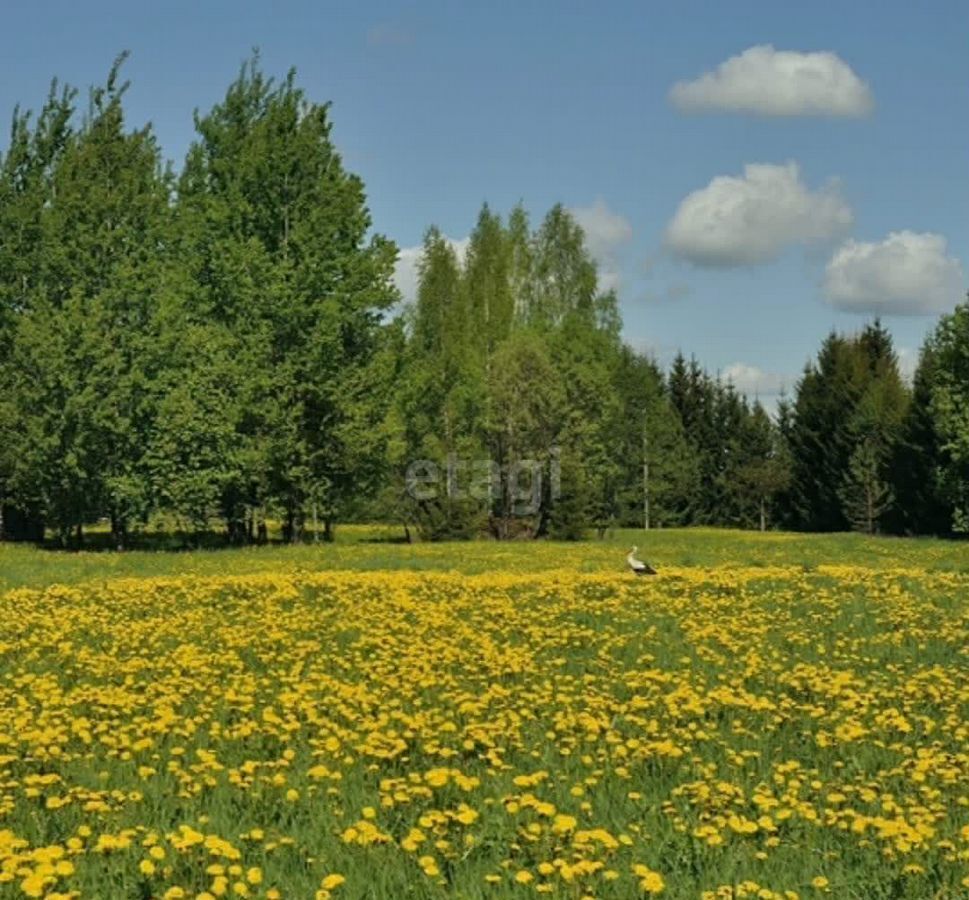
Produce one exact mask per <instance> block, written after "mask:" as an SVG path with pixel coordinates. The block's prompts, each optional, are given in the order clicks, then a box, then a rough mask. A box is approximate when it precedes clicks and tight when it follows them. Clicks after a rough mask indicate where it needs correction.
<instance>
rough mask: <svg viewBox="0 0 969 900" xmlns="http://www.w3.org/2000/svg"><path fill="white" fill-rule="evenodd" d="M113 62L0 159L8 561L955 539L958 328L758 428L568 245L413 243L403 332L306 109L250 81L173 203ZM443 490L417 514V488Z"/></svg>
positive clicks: (1, 414)
mask: <svg viewBox="0 0 969 900" xmlns="http://www.w3.org/2000/svg"><path fill="white" fill-rule="evenodd" d="M123 63H124V57H123V56H122V57H120V58H119V59H118V60H117V61H116V62H115V64H114V66H113V67H112V68H111V70H110V72H109V75H108V77H107V79H106V81H105V83H104V85H102V86H100V87H97V88H95V89H94V90H92V91H91V92H90V96H89V102H88V105H87V109H86V112H85V114H84V115H80V114H79V111H78V109H77V95H76V92H75V91H73V90H72V89H69V88H67V89H64V88H60V87H59V86H58V85H57V83H56V82H55V83H54V84H53V85H52V86H51V89H50V91H49V93H48V95H47V98H46V100H45V102H44V104H43V106H42V107H41V109H40V112H39V113H38V114H37V115H36V116H33V115H32V114H29V113H25V112H21V111H20V110H19V109H18V110H16V111H15V112H14V116H13V122H12V127H11V132H10V140H9V144H8V146H7V149H6V152H5V153H4V154H3V156H2V157H0V538H2V537H37V536H38V534H39V533H43V529H44V526H46V528H47V529H48V531H49V532H51V533H53V534H54V535H55V536H56V537H57V538H58V539H59V540H60V542H61V543H63V544H68V543H70V542H72V541H75V542H78V543H79V542H80V540H81V537H82V533H83V529H84V528H87V527H88V526H91V525H94V524H96V523H99V522H101V521H102V520H103V521H105V522H108V523H110V525H109V527H110V529H111V537H112V543H113V545H114V546H117V547H119V548H120V547H124V546H126V544H127V543H128V540H129V533H130V531H131V530H132V529H137V528H141V527H143V526H144V525H145V523H147V522H148V521H149V520H150V519H151V518H152V517H158V516H162V517H165V518H166V519H167V520H168V521H170V522H174V523H175V524H176V526H177V528H178V529H179V530H180V531H181V532H182V533H183V534H184V536H185V537H186V538H187V539H188V540H194V541H197V540H198V539H199V536H200V535H202V534H203V533H206V532H208V531H209V530H210V528H211V526H212V523H213V522H221V523H222V524H223V525H224V528H225V533H226V536H227V537H228V539H229V540H231V541H235V542H251V541H256V540H261V539H264V538H265V537H266V535H267V533H268V526H267V521H269V520H271V519H278V520H280V521H281V522H282V530H283V534H284V536H285V537H286V539H288V540H290V541H297V540H299V539H300V537H301V535H302V534H303V533H304V531H305V530H306V522H307V521H309V520H312V522H313V523H314V525H313V530H314V532H315V531H317V529H318V527H319V526H320V525H322V533H323V535H324V536H325V537H327V538H329V537H332V533H333V532H332V524H333V522H334V521H335V520H336V519H337V518H338V517H339V518H343V519H346V518H347V517H349V516H362V515H369V516H376V517H381V518H383V519H385V520H390V521H393V522H396V523H399V524H400V525H403V527H404V531H405V533H406V534H407V535H408V537H413V535H414V534H415V533H416V534H419V535H421V536H422V537H424V538H426V539H432V540H437V539H442V538H455V537H462V538H465V537H473V536H478V535H485V534H487V535H490V536H492V537H494V538H497V539H510V538H538V537H561V538H565V539H577V538H580V537H582V536H584V535H585V534H586V533H588V532H589V531H592V530H594V531H595V532H596V533H597V534H598V535H599V536H600V537H605V536H607V535H608V534H609V533H610V532H611V530H612V529H614V528H617V527H623V526H634V527H638V528H643V529H655V528H659V527H670V526H676V525H704V524H706V525H713V524H716V525H732V526H740V527H744V528H760V529H766V528H768V527H776V526H777V525H778V524H786V525H789V526H793V527H796V528H802V529H811V530H846V529H848V528H850V527H854V528H856V529H860V530H863V531H867V532H873V531H879V530H891V531H897V532H910V533H924V532H931V533H943V532H948V531H950V530H952V529H957V530H967V529H969V486H967V485H969V419H967V413H966V410H967V409H969V307H965V306H964V307H960V308H959V309H958V310H957V311H956V312H955V313H954V314H953V315H952V316H948V317H945V318H944V319H943V320H942V321H941V322H940V324H939V326H938V328H937V330H936V332H935V334H934V335H933V336H932V337H931V338H930V339H929V341H928V342H927V344H926V346H925V348H924V351H923V354H922V357H921V361H920V365H919V370H918V372H917V373H916V377H915V382H914V385H913V388H912V390H911V391H910V390H909V389H908V388H907V387H906V385H905V384H903V382H902V379H901V378H900V376H899V371H898V362H897V358H896V356H895V353H894V350H893V347H892V342H891V338H890V336H889V334H888V332H887V331H886V330H885V329H884V328H882V327H881V325H880V324H879V323H878V322H875V323H874V324H872V325H870V326H868V327H867V328H865V329H864V330H863V331H862V332H861V333H860V334H858V335H855V336H844V335H837V334H832V335H830V336H829V337H828V338H827V340H826V341H825V342H824V344H823V345H822V347H821V350H820V352H819V354H818V357H817V360H816V361H815V362H813V363H812V364H811V365H809V366H808V367H807V368H806V370H805V372H804V376H803V378H802V379H801V381H800V383H799V384H798V388H797V392H796V395H795V397H794V398H793V400H792V401H791V402H787V401H786V400H785V401H784V402H782V404H781V405H780V407H779V410H778V415H777V416H776V418H775V419H772V418H771V417H770V416H769V415H768V414H767V412H766V411H765V410H764V409H763V407H762V406H760V404H759V403H757V402H753V403H751V402H750V401H749V400H748V399H747V398H746V397H744V396H742V395H741V394H739V393H738V392H737V391H736V390H735V389H734V388H733V387H732V386H731V385H730V384H729V383H725V382H723V381H721V380H720V379H719V378H717V377H714V376H712V375H711V374H709V373H708V372H706V371H704V370H703V368H702V367H701V366H700V365H699V363H697V362H696V360H690V361H687V359H686V358H685V357H684V356H683V355H679V356H678V357H677V358H676V360H675V361H674V362H673V365H672V367H671V369H670V371H669V372H668V373H664V372H662V371H661V370H660V369H659V367H658V366H657V364H656V363H655V361H653V360H651V359H650V358H648V357H647V356H645V355H643V354H641V353H637V352H635V351H634V350H632V349H631V348H629V347H628V346H626V345H624V344H623V342H622V339H621V336H620V335H621V325H622V322H621V317H620V313H619V303H618V298H617V296H616V294H615V293H614V292H612V291H606V290H603V289H602V285H601V284H600V280H599V273H598V271H597V267H596V263H595V261H594V260H593V258H592V256H591V255H590V253H589V250H588V247H587V245H586V240H585V235H584V234H583V232H582V229H581V227H580V226H579V225H578V223H577V222H576V221H575V219H574V218H573V217H572V215H570V213H569V212H568V210H567V209H566V208H565V207H563V206H562V205H561V204H558V205H556V206H554V207H552V209H551V210H549V212H548V213H547V214H546V215H545V217H544V219H543V220H542V221H541V223H539V224H538V226H537V227H533V226H532V225H531V223H530V221H529V217H528V214H527V213H526V211H525V209H524V208H523V207H522V206H518V207H516V208H514V209H513V210H512V211H511V212H510V214H509V215H508V216H507V217H503V216H502V215H500V214H498V213H496V212H495V211H494V210H492V209H491V208H490V207H489V206H488V205H487V204H485V205H484V206H483V207H482V209H481V211H480V213H479V215H478V218H477V221H476V223H475V226H474V228H473V229H472V232H471V235H470V238H469V241H468V244H467V253H466V255H465V257H464V258H463V259H459V257H458V254H457V253H456V252H455V248H454V246H453V245H452V244H451V243H450V242H449V241H448V240H447V239H445V238H444V236H443V235H442V234H441V233H440V231H438V230H437V229H436V228H434V227H431V228H429V229H428V231H427V233H426V236H425V241H424V248H423V254H422V257H421V260H420V262H419V266H418V275H419V278H418V281H419V285H418V292H417V297H416V301H415V302H414V303H413V304H412V305H411V306H410V307H408V308H407V309H405V310H404V311H403V312H402V313H401V314H399V315H397V316H396V318H392V315H391V311H392V310H393V309H394V306H395V304H396V303H397V301H398V300H399V299H400V298H399V297H398V295H397V292H396V289H395V288H394V286H393V284H392V280H391V279H392V273H393V268H394V264H395V261H396V254H397V251H396V248H395V247H394V245H393V244H392V243H391V242H390V241H388V240H387V239H385V238H383V237H381V236H380V235H379V234H375V233H374V232H373V223H372V222H371V219H370V214H369V212H368V209H367V205H366V197H365V193H364V187H363V183H362V181H361V180H360V179H359V178H358V177H357V176H356V175H354V174H352V173H350V172H348V171H347V170H346V169H345V168H344V165H343V162H342V160H341V158H340V155H339V153H338V152H337V149H336V147H335V144H334V141H333V137H332V122H331V119H330V110H329V106H328V105H327V104H321V103H315V102H312V101H311V100H310V99H308V98H307V97H306V96H305V95H304V93H303V91H302V90H301V89H300V88H299V87H298V86H297V83H296V79H295V75H294V73H292V72H290V73H289V74H288V75H287V76H286V77H285V78H284V79H282V80H281V81H278V82H277V81H274V80H273V79H271V78H269V77H267V76H266V75H264V74H263V73H262V71H261V69H260V66H259V61H258V58H257V57H253V58H252V59H251V60H250V61H248V62H247V63H246V64H245V65H244V66H243V67H242V69H241V71H240V73H239V75H238V77H237V78H236V79H235V81H234V82H233V83H232V84H231V85H230V86H229V88H228V90H227V92H226V94H225V96H224V98H223V99H222V100H221V101H220V102H219V103H216V104H215V105H214V106H213V107H212V108H211V109H209V110H208V111H206V112H201V113H196V116H195V127H196V139H195V140H194V142H193V143H192V145H191V147H190V148H189V150H188V153H187V155H186V158H185V160H184V165H183V166H182V167H181V169H180V171H179V173H178V175H177V177H176V175H175V174H173V172H172V171H171V169H170V168H169V167H167V166H165V165H164V164H163V162H162V159H161V155H160V152H159V148H158V146H157V143H156V140H155V137H154V134H153V132H152V129H151V127H150V126H145V127H142V128H132V127H131V126H130V125H129V124H128V123H127V121H126V118H125V110H124V98H125V91H126V88H127V84H126V83H125V82H123V81H122V79H121V68H122V65H123ZM421 460H429V461H431V462H433V463H434V464H435V465H436V466H437V469H438V473H439V475H440V478H439V479H438V484H437V489H436V491H434V492H430V493H423V494H421V495H420V496H416V495H415V492H414V491H413V490H412V485H410V484H409V482H408V476H407V473H408V469H409V467H412V465H413V464H415V463H416V462H418V461H421Z"/></svg>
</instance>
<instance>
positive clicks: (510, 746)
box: [0, 528, 969, 900]
mask: <svg viewBox="0 0 969 900" xmlns="http://www.w3.org/2000/svg"><path fill="white" fill-rule="evenodd" d="M339 534H340V537H341V540H340V541H338V543H336V544H334V545H327V546H313V545H310V546H301V547H267V548H258V549H252V550H222V551H200V552H192V553H147V552H132V553H125V554H108V553H78V554H68V553H55V552H51V551H45V550H39V549H34V548H27V547H13V546H3V545H0V604H2V608H3V613H2V616H0V897H24V896H27V897H48V898H67V897H82V898H166V900H176V898H198V900H210V898H213V897H223V896H225V897H260V898H267V900H273V898H297V900H305V898H330V897H332V898H343V897H345V898H380V900H385V898H386V900H396V898H404V897H414V898H435V897H465V898H505V897H526V896H532V895H535V894H548V895H550V896H554V897H567V898H585V897H589V898H618V900H621V898H632V897H642V896H656V895H659V896H662V897H663V898H703V900H707V898H736V897H751V898H752V897H758V898H764V900H769V898H815V897H822V896H831V897H838V898H865V900H868V898H876V900H877V898H912V900H925V898H955V897H969V750H967V746H969V659H967V653H969V604H967V602H966V597H967V589H969V552H967V549H969V548H967V546H966V545H965V544H958V543H944V542H936V541H928V540H925V541H923V540H918V541H915V540H912V541H905V540H890V539H876V538H862V537H856V536H847V535H839V536H816V535H810V536H808V535H789V534H767V535H754V534H742V533H736V532H723V531H714V530H707V531H703V530H691V531H668V532H657V533H653V534H651V535H650V536H649V538H648V539H646V538H645V537H644V536H643V535H642V533H636V534H634V533H619V534H616V535H614V536H613V537H612V538H611V539H609V540H606V541H602V542H587V543H579V544H553V543H539V544H523V543H521V544H497V543H486V542H479V543H471V544H461V545H458V544H452V545H413V546H411V545H398V544H391V543H387V542H386V539H387V538H389V537H391V536H392V535H391V534H390V533H388V532H385V531H379V530H378V531H373V530H368V529H360V528H357V529H352V528H351V529H343V530H342V531H341V532H339ZM634 542H635V543H638V544H640V545H645V546H641V555H643V556H644V557H646V558H647V559H649V560H650V561H651V562H653V563H654V564H655V565H657V567H658V568H659V570H660V574H659V575H658V576H657V577H655V578H649V579H637V578H636V577H635V576H633V575H632V574H631V573H628V572H626V571H624V568H623V558H624V555H625V553H626V551H627V550H628V546H629V545H630V544H632V543H634Z"/></svg>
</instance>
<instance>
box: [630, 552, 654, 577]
mask: <svg viewBox="0 0 969 900" xmlns="http://www.w3.org/2000/svg"><path fill="white" fill-rule="evenodd" d="M638 549H639V548H638V547H633V549H632V550H630V551H629V556H627V557H626V562H627V563H629V568H630V569H632V570H633V572H635V573H636V574H637V575H655V574H656V570H655V569H654V568H653V567H652V566H651V565H650V564H649V563H644V562H643V561H642V560H641V559H636V551H637V550H638Z"/></svg>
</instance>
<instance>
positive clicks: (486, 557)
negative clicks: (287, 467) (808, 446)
mask: <svg viewBox="0 0 969 900" xmlns="http://www.w3.org/2000/svg"><path fill="white" fill-rule="evenodd" d="M336 535H337V540H336V542H335V543H333V544H312V543H311V544H301V545H296V546H286V545H281V544H273V545H270V546H265V547H247V548H225V549H216V550H195V551H165V552H162V551H145V550H135V551H130V552H126V553H116V552H111V551H82V552H71V551H64V550H51V549H40V548H37V547H33V546H30V545H18V544H0V591H4V590H9V589H10V588H14V587H42V586H44V585H48V584H58V583H59V584H78V583H81V582H90V581H102V580H106V579H111V578H131V577H152V576H173V575H188V574H193V575H226V574H244V573H253V572H260V571H267V570H278V569H280V568H284V569H288V570H290V571H308V572H316V571H327V570H334V569H359V570H363V571H371V570H375V569H392V570H395V569H416V570H443V571H451V570H453V571H459V572H464V573H479V572H488V571H495V570H499V571H500V570H501V569H503V568H507V569H509V570H515V571H541V570H545V569H551V568H559V567H561V566H564V565H567V567H569V568H574V567H575V566H576V565H577V566H578V568H579V569H580V570H581V571H587V572H608V571H620V570H622V568H623V566H624V564H625V555H626V553H627V552H628V550H629V547H630V546H631V545H632V544H637V545H639V548H640V551H639V554H640V556H641V557H643V558H645V559H648V560H649V561H650V562H652V563H653V564H654V565H658V566H664V565H667V566H670V565H672V566H704V567H707V566H724V565H726V566H730V565H736V566H758V565H764V566H769V565H790V564H791V563H792V562H794V563H797V564H800V565H804V566H807V567H809V568H813V567H816V566H818V565H858V566H866V567H870V568H878V567H908V566H911V567H913V568H920V569H926V570H929V571H969V544H966V543H963V542H958V541H941V540H934V539H930V538H887V537H865V536H862V535H856V534H832V535H818V534H793V533H786V532H768V533H766V534H760V533H757V532H746V531H731V530H726V529H712V528H693V529H664V530H660V531H655V530H654V531H651V532H649V533H648V534H647V533H645V532H642V531H635V530H617V531H615V532H613V533H612V534H611V535H610V536H608V537H607V538H605V539H604V540H601V541H600V540H589V541H587V542H584V543H582V544H580V545H575V544H557V543H555V542H553V541H540V542H512V543H498V542H494V541H474V542H470V543H450V544H448V543H445V544H401V543H392V542H391V541H392V540H393V539H394V538H396V537H398V536H399V535H398V532H397V531H396V530H394V529H390V528H386V527H379V526H342V527H340V528H338V529H337V532H336ZM577 547H578V548H581V549H580V551H579V552H578V553H577V552H576V551H577ZM566 557H567V558H568V563H567V564H566V563H564V562H563V560H564V559H565V558H566ZM576 561H578V562H576Z"/></svg>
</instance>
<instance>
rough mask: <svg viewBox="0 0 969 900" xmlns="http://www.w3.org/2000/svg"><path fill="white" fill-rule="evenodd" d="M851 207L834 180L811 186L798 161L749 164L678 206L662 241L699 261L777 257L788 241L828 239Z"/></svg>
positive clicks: (846, 221)
mask: <svg viewBox="0 0 969 900" xmlns="http://www.w3.org/2000/svg"><path fill="white" fill-rule="evenodd" d="M852 220H853V216H852V213H851V208H850V207H849V206H848V204H847V203H846V202H845V200H844V199H843V198H842V196H841V194H840V193H839V190H838V185H837V182H829V183H828V184H827V185H825V186H824V187H822V188H820V189H819V190H817V191H813V192H812V191H809V190H808V189H807V187H806V186H805V184H804V182H802V181H801V173H800V169H799V168H798V165H797V163H795V162H789V163H787V164H786V165H783V166H779V165H771V164H769V163H751V164H750V165H747V166H745V167H744V174H743V175H742V176H733V175H719V176H717V177H716V178H714V179H713V180H712V181H711V182H710V183H709V184H708V185H707V186H706V187H705V188H701V189H700V190H698V191H694V192H693V193H692V194H690V195H689V196H687V197H686V198H685V199H684V200H683V201H682V202H681V203H680V205H679V208H678V209H677V210H676V214H675V215H674V216H673V220H672V221H671V222H670V224H669V225H668V226H667V229H666V245H667V247H668V248H669V249H670V250H671V251H672V252H673V253H674V254H676V255H677V256H680V257H682V258H684V259H687V260H689V261H690V262H693V263H696V264H697V265H701V266H742V265H753V264H756V263H763V262H769V261H770V260H772V259H776V258H777V257H778V256H780V255H781V253H782V252H783V251H784V250H785V249H786V248H787V247H788V246H790V245H793V244H812V243H817V242H820V241H826V240H830V239H831V238H833V237H835V236H837V235H838V234H840V233H842V232H843V231H844V230H845V229H846V228H848V227H849V226H850V225H851V223H852Z"/></svg>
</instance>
